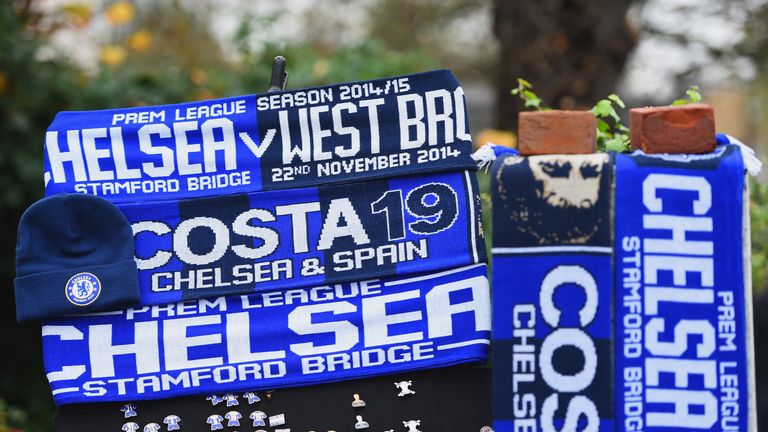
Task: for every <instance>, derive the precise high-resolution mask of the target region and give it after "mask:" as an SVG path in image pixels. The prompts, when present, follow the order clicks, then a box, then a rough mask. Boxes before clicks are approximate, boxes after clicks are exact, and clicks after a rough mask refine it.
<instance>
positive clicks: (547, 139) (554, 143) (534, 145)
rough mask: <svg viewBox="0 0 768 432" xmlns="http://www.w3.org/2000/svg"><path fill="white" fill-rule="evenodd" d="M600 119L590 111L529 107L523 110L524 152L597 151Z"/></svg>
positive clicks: (521, 136) (520, 127)
mask: <svg viewBox="0 0 768 432" xmlns="http://www.w3.org/2000/svg"><path fill="white" fill-rule="evenodd" d="M596 129H597V120H596V119H595V116H594V114H592V113H591V112H589V111H560V110H552V111H529V112H522V113H520V121H519V123H518V145H517V148H518V150H519V151H520V154H521V155H523V156H526V155H537V154H584V153H594V152H595V144H596V141H595V131H596Z"/></svg>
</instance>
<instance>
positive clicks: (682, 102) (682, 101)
mask: <svg viewBox="0 0 768 432" xmlns="http://www.w3.org/2000/svg"><path fill="white" fill-rule="evenodd" d="M687 104H688V101H687V100H686V99H675V100H674V101H673V102H672V106H679V105H687Z"/></svg>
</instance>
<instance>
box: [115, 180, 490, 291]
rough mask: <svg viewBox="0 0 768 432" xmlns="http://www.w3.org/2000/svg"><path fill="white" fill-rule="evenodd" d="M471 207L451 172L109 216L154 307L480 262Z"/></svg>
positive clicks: (131, 207)
mask: <svg viewBox="0 0 768 432" xmlns="http://www.w3.org/2000/svg"><path fill="white" fill-rule="evenodd" d="M479 200H480V198H479V195H478V192H477V179H476V177H475V175H474V173H472V172H468V171H463V172H462V171H458V172H446V173H438V174H429V175H418V176H409V177H397V178H391V179H382V180H371V181H367V182H359V183H349V184H342V185H324V186H319V187H314V188H301V189H289V190H285V191H263V192H251V193H247V194H235V195H229V196H222V197H209V198H198V199H194V200H180V201H172V200H166V201H156V202H144V203H135V204H121V205H118V208H119V209H120V210H121V211H122V212H123V213H124V214H125V216H126V218H127V219H128V221H129V222H130V223H131V225H132V228H133V232H134V238H135V247H136V258H137V259H136V262H137V267H138V270H139V290H140V292H141V302H140V304H141V305H153V304H166V303H175V302H178V301H182V300H191V299H198V298H208V297H215V296H219V295H228V294H245V293H252V292H256V291H265V290H274V289H289V288H296V287H310V286H314V285H322V284H328V283H337V282H349V281H356V280H363V279H370V278H375V277H384V276H395V275H407V274H412V273H421V272H426V271H437V270H443V269H448V268H455V267H459V266H464V265H468V264H477V263H484V262H486V260H487V258H486V252H485V243H484V241H483V231H482V215H481V211H480V210H481V209H480V203H479Z"/></svg>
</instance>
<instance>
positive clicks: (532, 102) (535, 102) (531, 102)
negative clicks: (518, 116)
mask: <svg viewBox="0 0 768 432" xmlns="http://www.w3.org/2000/svg"><path fill="white" fill-rule="evenodd" d="M540 105H541V99H539V98H537V97H536V95H534V96H533V97H529V98H526V99H525V107H526V108H531V107H532V108H539V106H540Z"/></svg>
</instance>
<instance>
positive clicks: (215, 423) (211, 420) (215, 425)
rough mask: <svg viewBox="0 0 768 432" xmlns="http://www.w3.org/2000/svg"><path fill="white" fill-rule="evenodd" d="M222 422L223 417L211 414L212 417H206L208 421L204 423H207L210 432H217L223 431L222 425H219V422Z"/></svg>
mask: <svg viewBox="0 0 768 432" xmlns="http://www.w3.org/2000/svg"><path fill="white" fill-rule="evenodd" d="M223 420H224V417H222V416H220V415H218V414H213V415H210V416H208V420H206V421H205V422H206V423H208V424H209V425H211V430H212V431H215V430H219V429H224V425H223V424H221V422H222V421H223Z"/></svg>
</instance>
